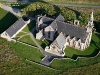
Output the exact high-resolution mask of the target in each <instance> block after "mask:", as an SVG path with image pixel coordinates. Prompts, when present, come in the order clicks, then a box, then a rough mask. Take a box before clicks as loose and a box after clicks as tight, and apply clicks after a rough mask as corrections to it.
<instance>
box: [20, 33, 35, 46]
mask: <svg viewBox="0 0 100 75" xmlns="http://www.w3.org/2000/svg"><path fill="white" fill-rule="evenodd" d="M19 41H21V42H25V43H27V44H30V45H33V46H36V44H35V43H34V42H33V40H32V39H31V37H30V35H27V36H24V37H23V38H21V39H20V40H19Z"/></svg>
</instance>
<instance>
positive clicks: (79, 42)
mask: <svg viewBox="0 0 100 75" xmlns="http://www.w3.org/2000/svg"><path fill="white" fill-rule="evenodd" d="M78 24H79V23H78ZM93 27H94V25H93V12H92V13H91V15H90V18H89V20H88V24H87V26H86V28H80V27H78V26H73V25H70V24H68V23H65V22H64V18H63V16H62V15H59V16H58V17H57V18H56V19H51V18H48V17H46V16H38V17H37V23H36V30H37V32H38V33H37V34H36V38H37V39H39V40H43V39H47V40H50V41H53V42H52V43H51V45H50V46H47V47H46V48H45V50H46V51H47V52H52V53H53V54H57V55H61V56H64V52H63V51H64V49H65V48H66V46H70V47H73V48H76V49H79V50H81V51H83V50H84V49H86V48H87V47H88V46H89V45H90V42H91V37H92V29H93ZM57 39H59V40H57ZM62 41H65V43H64V42H63V43H61V42H62ZM61 45H62V47H60V46H61ZM57 52H58V53H57Z"/></svg>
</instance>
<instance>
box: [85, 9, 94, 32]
mask: <svg viewBox="0 0 100 75" xmlns="http://www.w3.org/2000/svg"><path fill="white" fill-rule="evenodd" d="M93 20H94V18H93V11H92V13H91V14H90V18H89V21H88V25H87V26H86V28H87V32H92V28H93V27H94V24H93Z"/></svg>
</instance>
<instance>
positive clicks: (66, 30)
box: [56, 21, 87, 42]
mask: <svg viewBox="0 0 100 75" xmlns="http://www.w3.org/2000/svg"><path fill="white" fill-rule="evenodd" d="M56 23H57V26H58V29H57V31H58V33H61V32H62V33H63V34H64V36H65V37H66V36H68V35H69V36H70V37H71V38H73V37H76V40H78V39H79V38H80V39H81V41H82V42H85V40H86V37H87V32H86V29H83V28H80V27H76V26H73V25H70V24H68V23H63V22H60V21H56Z"/></svg>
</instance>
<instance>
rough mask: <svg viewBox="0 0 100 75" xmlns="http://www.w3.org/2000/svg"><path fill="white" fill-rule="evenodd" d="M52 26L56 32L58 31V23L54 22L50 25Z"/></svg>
mask: <svg viewBox="0 0 100 75" xmlns="http://www.w3.org/2000/svg"><path fill="white" fill-rule="evenodd" d="M50 26H51V27H52V28H53V29H54V30H55V29H57V23H56V21H53V22H52V23H51V24H50Z"/></svg>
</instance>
